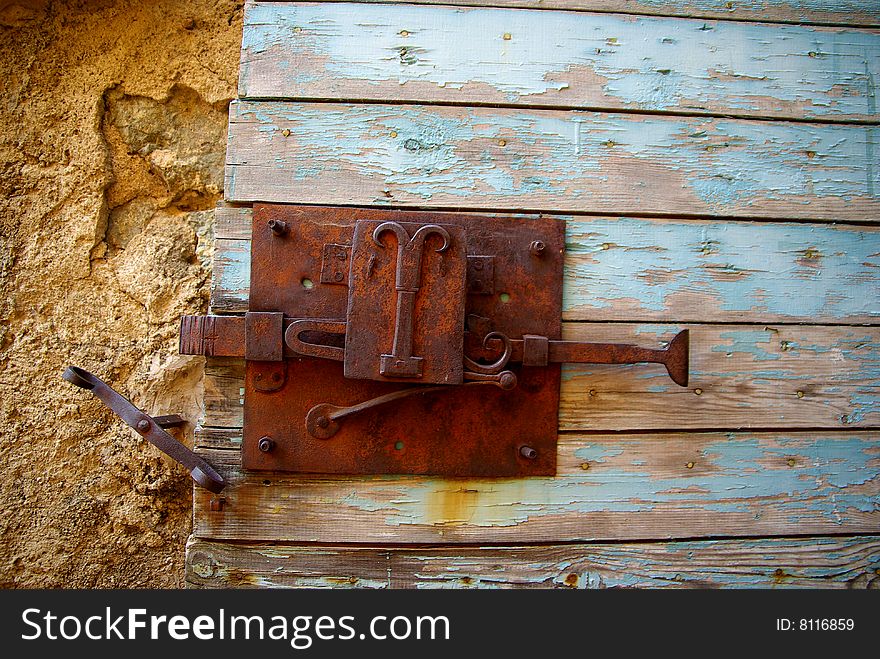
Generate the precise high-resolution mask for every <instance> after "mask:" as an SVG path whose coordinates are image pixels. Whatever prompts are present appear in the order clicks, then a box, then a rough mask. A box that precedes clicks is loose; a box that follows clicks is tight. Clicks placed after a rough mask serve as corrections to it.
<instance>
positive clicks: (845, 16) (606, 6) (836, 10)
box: [247, 0, 880, 27]
mask: <svg viewBox="0 0 880 659" xmlns="http://www.w3.org/2000/svg"><path fill="white" fill-rule="evenodd" d="M247 1H248V4H250V3H252V2H253V0H247ZM264 1H266V2H282V1H286V0H264ZM322 1H323V2H324V3H329V2H335V3H341V2H357V3H364V4H367V3H374V2H376V0H322ZM382 2H383V3H386V4H404V5H449V6H453V7H475V8H483V7H504V8H514V9H531V10H536V11H556V10H566V11H582V12H595V13H614V14H622V15H630V16H668V17H681V18H705V19H710V20H724V21H731V22H738V21H741V22H749V23H752V22H758V23H767V24H777V23H778V24H795V25H825V26H830V27H853V26H858V27H878V26H880V5H878V4H877V3H876V1H875V0H868V1H867V2H846V1H845V0H844V1H841V0H829V1H823V0H818V1H814V2H807V3H803V2H795V1H792V0H782V1H781V2H760V1H759V2H743V1H742V0H733V1H730V0H690V1H687V0H685V1H678V0H663V1H660V2H658V1H656V0H646V1H644V2H639V1H638V0H382ZM805 4H806V6H805ZM872 4H873V8H872Z"/></svg>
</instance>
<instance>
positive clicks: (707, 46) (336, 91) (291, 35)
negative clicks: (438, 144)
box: [239, 2, 880, 121]
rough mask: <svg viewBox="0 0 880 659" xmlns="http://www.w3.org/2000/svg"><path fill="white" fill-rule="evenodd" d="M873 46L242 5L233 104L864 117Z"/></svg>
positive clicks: (828, 35) (381, 9)
mask: <svg viewBox="0 0 880 659" xmlns="http://www.w3.org/2000/svg"><path fill="white" fill-rule="evenodd" d="M878 75H880V34H878V33H875V32H872V31H865V30H853V29H839V28H820V27H807V26H795V25H767V24H757V23H737V22H728V21H720V22H719V21H708V22H707V21H704V20H686V19H680V18H655V17H639V18H634V17H632V16H622V15H615V14H585V13H572V12H559V11H541V12H524V11H520V10H510V9H493V8H483V9H462V8H453V7H437V6H434V7H429V6H422V7H418V6H411V5H406V6H403V5H385V4H377V5H365V4H360V5H353V4H348V3H332V4H326V3H325V4H320V5H314V4H300V3H277V2H256V3H253V4H250V5H248V9H247V11H246V13H245V19H244V35H243V43H242V55H241V66H240V74H239V97H240V98H275V99H331V100H346V101H354V100H377V101H384V102H393V101H404V102H419V103H437V102H443V103H459V104H462V105H479V104H495V105H505V104H513V105H527V106H554V107H560V108H574V109H584V108H586V109H598V110H640V111H656V112H686V113H701V114H724V115H737V116H752V117H770V118H796V119H823V120H825V119H833V120H868V121H876V120H877V119H878V114H877V108H876V102H875V97H874V95H875V90H874V83H873V81H874V79H875V78H876V77H877V76H878Z"/></svg>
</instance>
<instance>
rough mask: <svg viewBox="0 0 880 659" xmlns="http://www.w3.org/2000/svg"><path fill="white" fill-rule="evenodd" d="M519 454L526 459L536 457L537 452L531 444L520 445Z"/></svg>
mask: <svg viewBox="0 0 880 659" xmlns="http://www.w3.org/2000/svg"><path fill="white" fill-rule="evenodd" d="M519 454H520V455H521V456H523V457H524V458H525V459H526V460H534V459H535V458H537V457H538V452H537V451H536V450H535V449H533V448H532V447H531V446H521V447H520V449H519Z"/></svg>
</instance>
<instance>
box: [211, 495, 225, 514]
mask: <svg viewBox="0 0 880 659" xmlns="http://www.w3.org/2000/svg"><path fill="white" fill-rule="evenodd" d="M225 503H226V498H225V497H220V498H218V499H211V503H210V507H211V512H213V513H219V512H222V510H223V505H224V504H225Z"/></svg>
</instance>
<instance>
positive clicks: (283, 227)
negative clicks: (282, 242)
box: [267, 220, 290, 236]
mask: <svg viewBox="0 0 880 659" xmlns="http://www.w3.org/2000/svg"><path fill="white" fill-rule="evenodd" d="M267 224H268V225H269V228H270V229H272V233H274V234H275V235H276V236H283V235H284V234H286V233H287V232H288V231H290V225H289V224H288V223H287V222H285V221H284V220H269V221H268V222H267Z"/></svg>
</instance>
